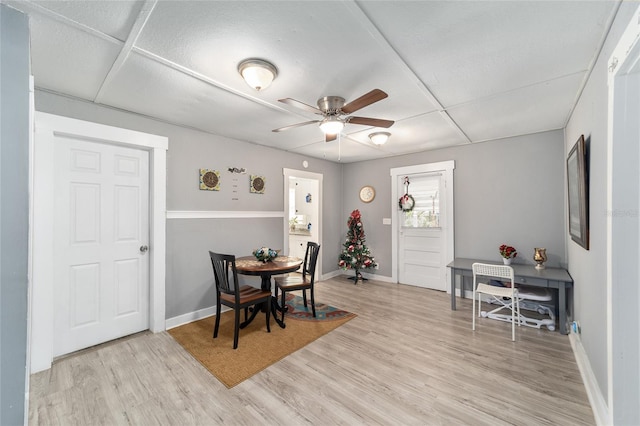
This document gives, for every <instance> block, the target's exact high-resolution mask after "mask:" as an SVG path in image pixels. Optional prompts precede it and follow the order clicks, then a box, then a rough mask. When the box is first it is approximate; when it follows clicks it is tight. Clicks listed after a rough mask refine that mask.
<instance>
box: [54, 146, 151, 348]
mask: <svg viewBox="0 0 640 426" xmlns="http://www.w3.org/2000/svg"><path fill="white" fill-rule="evenodd" d="M54 161H55V172H54V173H55V185H54V187H55V201H54V212H53V214H54V223H55V230H54V241H53V245H54V253H55V254H54V284H53V286H54V312H55V315H54V339H53V340H54V348H53V355H54V356H60V355H64V354H67V353H70V352H73V351H77V350H79V349H83V348H86V347H89V346H93V345H96V344H99V343H102V342H105V341H109V340H113V339H116V338H119V337H122V336H126V335H129V334H132V333H136V332H139V331H142V330H146V329H148V328H149V254H148V244H149V153H148V152H147V151H144V150H138V149H133V148H127V147H121V146H116V145H108V144H102V143H98V142H93V141H88V140H82V139H77V138H65V137H64V136H58V137H57V138H56V141H55V160H54Z"/></svg>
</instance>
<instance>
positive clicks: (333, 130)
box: [320, 115, 344, 135]
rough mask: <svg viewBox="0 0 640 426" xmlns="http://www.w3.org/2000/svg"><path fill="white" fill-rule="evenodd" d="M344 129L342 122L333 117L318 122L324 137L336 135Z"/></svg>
mask: <svg viewBox="0 0 640 426" xmlns="http://www.w3.org/2000/svg"><path fill="white" fill-rule="evenodd" d="M343 128H344V122H343V121H342V120H340V119H339V118H338V117H336V116H335V115H331V116H329V117H327V118H325V119H324V120H322V121H321V122H320V130H322V131H323V132H324V134H325V135H337V134H338V133H340V132H341V131H342V129H343Z"/></svg>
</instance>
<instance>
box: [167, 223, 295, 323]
mask: <svg viewBox="0 0 640 426" xmlns="http://www.w3.org/2000/svg"><path fill="white" fill-rule="evenodd" d="M281 222H282V221H281V219H279V218H264V219H196V220H193V219H170V220H168V221H167V235H169V236H170V239H168V240H167V248H168V251H167V276H170V277H172V279H171V281H170V282H167V289H166V292H167V293H166V297H167V318H173V317H175V316H178V315H181V314H184V313H188V312H192V311H196V310H198V309H204V308H208V307H211V306H214V305H215V303H216V298H215V290H214V287H213V270H212V268H211V261H210V260H209V254H208V252H209V250H211V251H214V252H218V253H228V254H235V255H236V256H249V255H250V254H251V252H252V251H253V250H255V249H256V248H259V247H262V246H266V247H271V248H275V249H280V248H282V240H283V234H282V231H281V229H282V228H281ZM239 279H240V282H241V283H242V284H249V285H253V286H255V287H260V277H251V276H240V277H239Z"/></svg>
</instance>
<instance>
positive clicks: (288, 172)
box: [282, 168, 324, 279]
mask: <svg viewBox="0 0 640 426" xmlns="http://www.w3.org/2000/svg"><path fill="white" fill-rule="evenodd" d="M282 174H283V175H284V183H283V185H284V186H283V188H284V189H283V194H284V196H283V197H282V198H284V218H283V229H284V230H283V232H284V237H283V240H284V245H283V248H282V249H283V251H284V252H285V253H289V178H290V177H293V178H301V179H310V180H315V181H318V224H317V227H318V228H317V229H318V241H317V243H318V244H319V245H320V246H322V194H323V192H322V179H323V178H324V176H323V175H322V173H313V172H307V171H304V170H294V169H285V168H283V169H282ZM314 226H316V225H314ZM316 273H317V275H316V276H317V277H320V279H322V250H320V253H319V254H318V263H317V265H316Z"/></svg>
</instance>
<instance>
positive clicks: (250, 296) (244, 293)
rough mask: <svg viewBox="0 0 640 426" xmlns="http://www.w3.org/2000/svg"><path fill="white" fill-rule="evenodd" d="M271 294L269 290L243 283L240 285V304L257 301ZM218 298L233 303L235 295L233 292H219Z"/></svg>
mask: <svg viewBox="0 0 640 426" xmlns="http://www.w3.org/2000/svg"><path fill="white" fill-rule="evenodd" d="M267 295H269V296H270V295H271V292H270V291H263V290H260V289H259V288H255V287H251V286H250V285H243V286H242V287H240V304H241V305H244V304H251V302H253V303H258V302H259V301H260V300H262V299H264V298H265V297H267ZM220 298H221V299H222V300H224V301H227V302H229V303H235V301H236V296H235V295H234V294H228V293H220Z"/></svg>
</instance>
